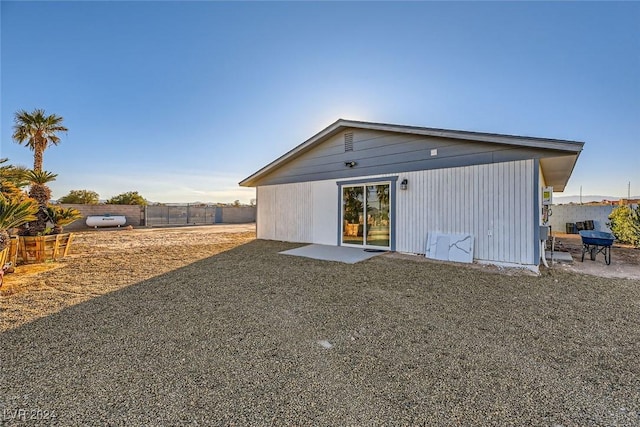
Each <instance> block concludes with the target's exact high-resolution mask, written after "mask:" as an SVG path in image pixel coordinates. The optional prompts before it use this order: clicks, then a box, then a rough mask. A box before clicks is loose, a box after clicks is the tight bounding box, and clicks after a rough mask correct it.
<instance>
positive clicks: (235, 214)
mask: <svg viewBox="0 0 640 427" xmlns="http://www.w3.org/2000/svg"><path fill="white" fill-rule="evenodd" d="M218 209H222V223H223V224H243V223H247V222H256V207H255V206H241V207H237V208H236V207H228V208H218Z"/></svg>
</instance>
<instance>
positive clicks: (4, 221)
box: [0, 195, 39, 230]
mask: <svg viewBox="0 0 640 427" xmlns="http://www.w3.org/2000/svg"><path fill="white" fill-rule="evenodd" d="M38 209H39V206H38V204H37V203H36V202H35V201H34V200H31V199H27V200H24V201H12V200H9V199H7V198H5V197H4V196H2V195H0V230H8V229H10V228H15V227H19V226H21V225H22V224H25V223H27V222H30V221H35V220H36V213H37V212H38Z"/></svg>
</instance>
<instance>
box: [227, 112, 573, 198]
mask: <svg viewBox="0 0 640 427" xmlns="http://www.w3.org/2000/svg"><path fill="white" fill-rule="evenodd" d="M347 129H367V130H378V131H385V132H394V133H401V134H414V135H421V136H433V137H440V138H449V139H455V140H464V141H469V142H483V143H492V144H504V145H510V146H519V147H527V148H535V149H543V150H549V151H552V152H553V153H554V155H553V156H551V157H545V158H541V159H540V166H541V168H542V171H543V174H544V177H545V181H546V182H545V183H546V185H550V186H553V188H554V191H563V190H564V187H565V186H566V184H567V182H568V180H569V177H570V176H571V173H572V171H573V168H574V167H575V164H576V161H577V160H578V156H579V155H580V152H581V151H582V147H583V145H584V142H579V141H567V140H560V139H549V138H536V137H529V136H515V135H503V134H495V133H484V132H470V131H460V130H450V129H437V128H427V127H420V126H406V125H396V124H388V123H373V122H361V121H355V120H345V119H339V120H337V121H336V122H335V123H333V124H331V125H329V126H328V127H326V128H325V129H323V130H321V131H320V132H318V133H317V134H315V135H314V136H312V137H311V138H309V139H307V140H306V141H304V142H303V143H302V144H300V145H298V146H297V147H295V148H293V149H292V150H290V151H288V152H287V153H285V154H283V155H282V156H280V157H278V158H277V159H275V160H274V161H272V162H271V163H269V164H268V165H266V166H264V167H263V168H261V169H260V170H258V171H256V172H255V173H253V174H252V175H250V176H248V177H247V178H245V179H243V180H242V181H240V185H241V186H245V187H252V186H255V185H256V183H257V182H258V181H259V180H260V179H261V178H263V177H265V176H266V175H268V174H270V173H272V172H273V171H275V170H276V169H278V168H279V167H281V166H283V165H285V164H286V163H288V162H290V161H292V160H293V159H295V158H297V157H298V156H300V155H302V154H303V153H306V152H307V151H309V150H311V149H312V148H314V147H316V146H318V145H320V144H322V143H323V142H324V141H326V140H327V139H329V138H331V137H332V136H334V135H336V134H339V133H340V132H343V131H345V130H347Z"/></svg>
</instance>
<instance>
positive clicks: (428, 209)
mask: <svg viewBox="0 0 640 427" xmlns="http://www.w3.org/2000/svg"><path fill="white" fill-rule="evenodd" d="M536 167H537V166H536V163H535V162H534V160H520V161H513V162H505V163H493V164H486V165H474V166H464V167H457V168H447V169H436V170H425V171H415V172H403V173H398V174H394V175H397V177H398V178H397V179H398V180H397V182H396V184H395V185H396V186H397V187H396V206H395V209H396V212H395V218H396V227H395V242H396V250H397V251H400V252H408V253H416V254H424V253H425V245H426V239H427V233H429V232H433V231H437V232H443V233H470V234H472V235H473V236H474V258H475V259H477V260H481V261H488V262H495V263H504V264H517V265H537V264H538V260H537V259H536V256H535V251H536V246H537V244H538V242H536V241H535V235H534V230H535V228H536V227H537V223H536V222H535V219H536V217H535V201H534V197H533V195H534V194H535V193H536V191H537V190H534V189H535V185H534V184H535V182H534V179H535V175H536V174H535V173H534V172H535V168H536ZM384 176H385V175H374V176H367V177H361V178H362V179H369V178H380V177H384ZM405 178H406V179H407V180H408V182H409V184H408V189H407V190H400V188H399V185H400V184H399V183H400V181H402V180H403V179H405ZM337 181H338V180H325V181H318V182H305V183H296V184H281V185H268V186H260V187H258V199H259V201H260V202H259V203H258V227H257V228H258V238H261V239H271V240H285V241H291V242H301V243H323V244H336V245H337V244H338V242H336V241H335V240H336V238H335V236H336V233H337V231H336V230H337V227H338V222H337V220H336V218H337V215H338V212H339V207H338V206H337V203H336V202H335V200H337V197H338V196H337V194H338V191H339V186H337V185H336V183H337ZM328 201H333V202H332V203H327V202H328Z"/></svg>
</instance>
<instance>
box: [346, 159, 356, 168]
mask: <svg viewBox="0 0 640 427" xmlns="http://www.w3.org/2000/svg"><path fill="white" fill-rule="evenodd" d="M344 165H345V166H349V167H350V168H352V167H354V166H355V165H357V163H356V162H354V161H353V160H351V161H349V162H344Z"/></svg>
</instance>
